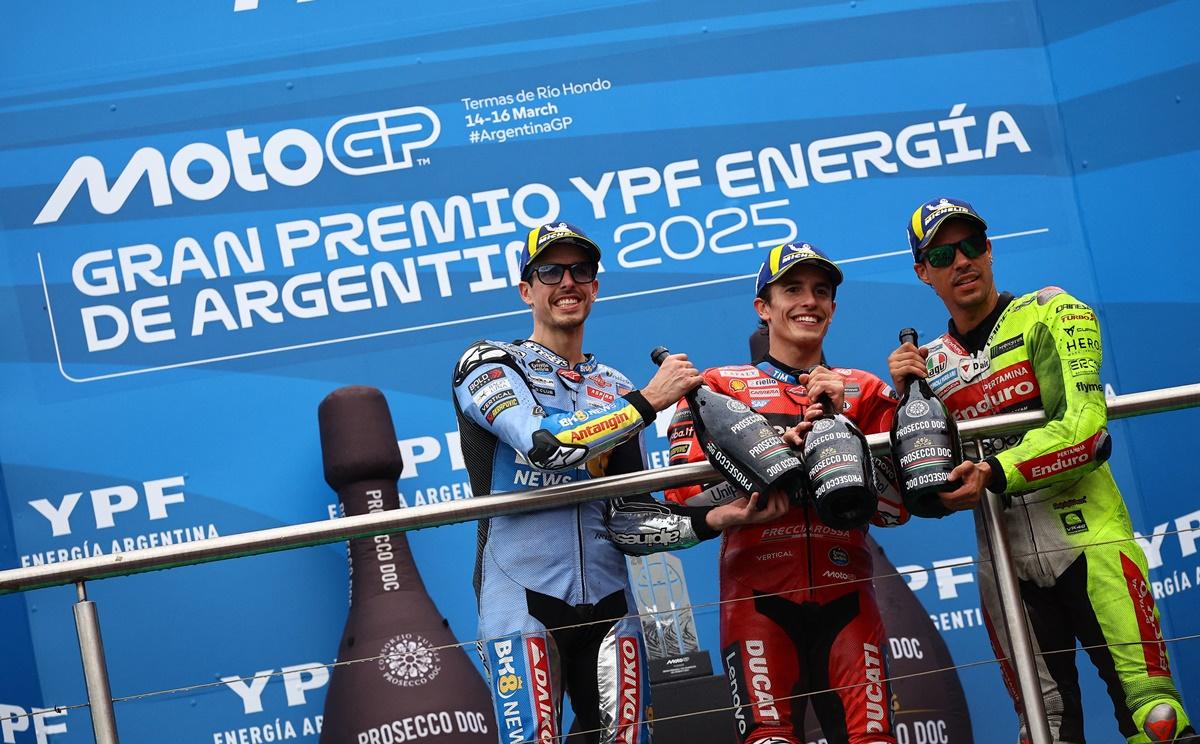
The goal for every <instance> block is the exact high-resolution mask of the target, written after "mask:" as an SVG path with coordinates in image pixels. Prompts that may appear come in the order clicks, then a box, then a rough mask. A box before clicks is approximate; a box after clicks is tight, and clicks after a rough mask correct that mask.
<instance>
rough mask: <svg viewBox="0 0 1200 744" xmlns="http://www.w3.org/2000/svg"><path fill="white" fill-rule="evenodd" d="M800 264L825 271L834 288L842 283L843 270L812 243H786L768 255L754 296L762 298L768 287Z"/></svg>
mask: <svg viewBox="0 0 1200 744" xmlns="http://www.w3.org/2000/svg"><path fill="white" fill-rule="evenodd" d="M800 264H809V265H812V266H816V267H817V268H820V269H824V270H825V271H826V272H827V273H828V274H829V278H830V279H831V280H832V281H833V286H834V287H837V285H839V284H841V283H842V278H843V277H842V270H841V269H839V268H838V265H837V264H835V263H834V262H833V261H832V260H831V259H830V258H829V256H826V255H825V254H824V253H822V252H821V251H820V250H819V249H818V248H817V247H816V246H815V245H813V244H812V243H784V244H783V245H777V246H775V247H774V248H772V249H771V252H770V253H768V254H767V260H766V261H763V265H762V268H761V269H759V270H758V282H757V283H756V284H755V286H754V296H755V297H761V296H762V293H763V290H764V289H766V288H767V285H768V284H770V283H771V282H773V281H775V280H776V279H778V278H779V277H781V276H783V275H784V274H785V273H787V270H788V269H790V268H792V267H793V266H798V265H800Z"/></svg>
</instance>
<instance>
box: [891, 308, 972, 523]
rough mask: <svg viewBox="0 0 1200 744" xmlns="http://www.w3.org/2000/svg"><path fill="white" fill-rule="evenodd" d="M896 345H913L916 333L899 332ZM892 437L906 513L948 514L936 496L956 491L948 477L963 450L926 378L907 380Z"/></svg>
mask: <svg viewBox="0 0 1200 744" xmlns="http://www.w3.org/2000/svg"><path fill="white" fill-rule="evenodd" d="M900 343H902V344H905V343H911V344H913V345H914V346H915V345H916V343H917V332H916V331H915V330H913V329H912V328H905V329H904V330H902V331H900ZM891 439H892V455H893V457H894V458H895V464H896V468H897V470H898V472H899V479H900V492H901V493H902V494H903V496H904V505H905V507H907V508H908V511H909V513H910V514H913V515H915V516H918V517H933V518H941V517H944V516H946V515H947V514H950V511H949V510H948V509H946V507H944V506H942V501H941V497H940V496H939V493H940V492H942V491H952V490H954V488H955V487H956V485H955V484H952V483H951V482H950V473H951V472H952V471H953V470H954V468H956V467H958V465H959V463H961V462H962V446H961V445H960V443H959V439H958V426H957V425H956V424H955V423H954V417H953V416H951V415H950V411H949V410H948V409H947V408H946V404H945V403H943V402H942V401H941V399H940V398H938V397H937V396H936V395H934V393H933V390H932V389H931V388H930V387H929V383H928V382H926V381H925V378H923V377H910V378H909V379H908V380H907V381H905V384H904V390H903V391H902V394H901V396H900V404H899V405H898V406H897V407H896V416H895V418H894V419H893V420H892V430H891Z"/></svg>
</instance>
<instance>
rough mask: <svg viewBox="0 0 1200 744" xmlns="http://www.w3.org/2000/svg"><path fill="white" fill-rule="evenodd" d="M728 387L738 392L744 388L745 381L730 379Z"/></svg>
mask: <svg viewBox="0 0 1200 744" xmlns="http://www.w3.org/2000/svg"><path fill="white" fill-rule="evenodd" d="M729 389H730V390H732V391H733V392H735V393H740V392H742V391H743V390H745V389H746V383H744V382H742V381H741V380H730V381H729Z"/></svg>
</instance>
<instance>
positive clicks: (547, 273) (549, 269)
mask: <svg viewBox="0 0 1200 744" xmlns="http://www.w3.org/2000/svg"><path fill="white" fill-rule="evenodd" d="M568 269H569V270H570V271H571V278H572V279H574V280H575V283H576V284H588V283H590V282H593V281H595V280H596V269H597V265H596V262H595V261H581V262H579V263H573V264H570V265H568V264H556V263H544V264H539V265H537V266H534V267H532V268H530V269H529V271H528V272H527V274H526V276H527V279H526V281H531V280H532V279H533V277H534V276H536V277H537V278H538V279H539V280H541V282H542V284H547V285H550V286H553V285H555V284H559V283H561V282H562V280H563V275H564V274H566V273H567V270H568Z"/></svg>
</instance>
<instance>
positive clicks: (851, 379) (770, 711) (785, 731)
mask: <svg viewBox="0 0 1200 744" xmlns="http://www.w3.org/2000/svg"><path fill="white" fill-rule="evenodd" d="M804 371H806V370H794V369H790V368H787V367H785V366H783V365H781V364H780V363H778V362H776V361H775V360H773V359H771V358H770V357H768V358H767V360H765V361H763V362H760V363H759V364H758V365H757V366H756V367H755V366H749V365H741V366H731V367H716V368H713V369H709V370H706V371H705V372H704V382H705V384H707V385H708V386H710V387H711V388H713V389H714V390H717V391H719V392H721V393H725V394H726V395H730V396H732V397H734V398H737V399H738V400H741V401H743V402H745V403H747V404H748V405H750V406H751V407H752V408H753V409H754V410H756V411H758V412H759V413H760V414H762V415H763V416H764V417H766V419H767V420H768V421H769V422H771V423H772V424H773V425H775V427H776V428H777V429H780V430H782V429H783V428H786V427H790V426H792V425H794V424H795V423H797V422H798V421H799V420H800V419H801V417H802V416H803V415H804V409H805V408H806V407H807V406H808V404H809V400H808V396H807V392H806V391H805V389H804V387H803V386H801V385H799V384H798V382H797V379H796V378H797V375H798V374H800V373H802V372H804ZM834 371H835V372H837V373H838V374H840V375H842V376H843V378H844V379H845V386H846V387H845V390H846V403H845V405H844V407H843V413H845V414H846V416H847V417H848V418H850V419H851V420H853V421H854V422H855V423H857V424H858V426H859V428H861V429H862V431H863V432H864V433H866V434H871V433H875V432H882V431H887V430H888V428H889V427H890V426H891V421H892V414H893V411H894V409H895V406H896V400H895V398H894V397H893V394H892V390H891V388H890V387H889V386H888V385H887V384H886V383H884V382H883V381H882V380H880V379H879V378H878V377H875V376H874V375H872V374H870V373H868V372H862V371H860V370H855V369H840V368H834ZM669 437H670V442H671V464H672V465H674V464H679V463H685V462H697V461H700V460H703V459H704V453H703V452H702V451H701V449H700V445H699V443H698V442H697V440H696V438H695V434H694V432H693V427H692V413H691V411H690V410H688V407H687V403H686V402H683V401H681V402H680V403H679V407H678V408H677V409H676V413H675V418H674V419H673V421H672V422H671V428H670V432H669ZM885 473H886V475H885ZM876 476H877V480H878V481H879V482H880V484H881V485H883V486H884V488H882V489H880V490H881V491H882V493H881V494H880V501H879V511H878V512H877V513H876V515H875V518H874V519H873V520H872V521H873V522H874V523H875V524H877V525H880V526H892V525H896V524H900V523H901V522H904V521H906V520H907V519H908V513H907V512H906V511H905V510H904V508H903V506H902V503H901V499H900V496H899V494H898V492H897V491H896V488H895V484H894V481H895V478H894V477H893V476H892V475H891V468H890V463H880V462H879V461H878V460H877V461H876ZM666 496H667V498H668V499H670V500H672V501H675V502H677V503H681V504H685V503H686V504H689V505H696V504H710V503H714V502H716V503H720V502H723V501H727V500H729V499H732V498H735V494H734V491H733V488H732V487H731V486H729V485H728V484H726V483H721V484H718V485H716V486H712V487H710V488H707V489H705V488H703V487H702V486H692V487H688V488H677V489H670V490H668V491H667V492H666ZM720 575H721V601H722V605H721V647H722V653H721V655H722V659H723V662H724V665H725V670H726V673H727V675H728V677H729V683H730V688H731V691H732V693H733V697H734V704H735V705H737V706H742V707H738V708H737V709H736V710H735V716H736V725H737V729H738V732H739V739H740V741H742V742H767V741H770V742H772V743H773V744H774V743H776V742H777V743H778V744H783V743H784V742H789V743H792V744H804V742H807V741H810V740H812V739H813V738H815V737H814V736H812V733H813V732H807V734H808V735H806V732H805V731H804V730H803V728H804V713H805V706H806V705H807V703H808V701H810V700H811V701H812V704H813V710H814V713H816V715H817V719H818V720H819V721H820V723H821V728H822V731H823V733H824V736H825V738H826V740H827V741H828V742H829V744H842V743H849V744H879V743H882V742H895V741H896V740H895V738H894V735H893V730H892V721H891V712H890V706H889V703H890V699H891V694H890V691H889V689H888V685H887V683H886V681H885V680H886V678H887V673H886V668H885V658H884V655H885V652H886V648H887V636H886V634H885V632H884V628H883V621H882V620H881V618H880V615H879V608H878V606H877V605H876V603H875V592H874V589H873V588H872V585H871V576H872V571H871V555H870V552H869V551H868V548H867V545H866V528H865V527H864V528H861V529H856V530H851V531H844V530H836V529H832V528H830V527H827V526H825V525H824V524H823V523H822V522H821V521H820V519H818V517H817V515H816V511H815V510H814V509H813V507H812V505H811V504H810V503H809V502H808V501H807V499H805V500H804V501H803V502H802V503H799V504H794V505H793V506H792V508H791V509H790V510H789V511H788V513H787V514H786V515H784V516H783V517H782V518H780V519H779V520H778V521H775V522H771V523H769V524H765V525H753V526H746V527H731V528H729V529H727V530H725V532H724V536H723V541H722V544H721V566H720ZM837 688H841V689H837ZM830 689H836V692H820V691H822V690H830ZM776 698H782V699H779V700H776Z"/></svg>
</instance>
